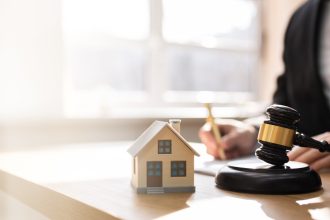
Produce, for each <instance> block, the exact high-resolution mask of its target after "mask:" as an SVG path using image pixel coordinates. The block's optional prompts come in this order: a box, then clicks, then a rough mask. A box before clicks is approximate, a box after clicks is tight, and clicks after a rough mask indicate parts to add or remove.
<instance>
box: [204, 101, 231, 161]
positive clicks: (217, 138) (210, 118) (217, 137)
mask: <svg viewBox="0 0 330 220" xmlns="http://www.w3.org/2000/svg"><path fill="white" fill-rule="evenodd" d="M205 107H206V109H207V111H208V117H207V119H206V121H207V122H208V123H210V124H211V128H212V132H213V135H214V138H215V141H216V143H217V145H218V146H219V145H221V133H220V131H219V128H218V126H217V124H216V123H215V120H214V117H213V114H212V107H211V104H210V103H205ZM218 151H219V157H220V159H222V160H225V159H226V155H225V152H224V150H223V148H221V147H220V148H218Z"/></svg>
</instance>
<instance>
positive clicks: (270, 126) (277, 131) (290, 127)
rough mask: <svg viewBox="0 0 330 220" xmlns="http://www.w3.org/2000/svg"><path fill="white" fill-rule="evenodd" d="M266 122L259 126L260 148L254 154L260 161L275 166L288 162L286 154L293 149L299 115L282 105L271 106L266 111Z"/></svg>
mask: <svg viewBox="0 0 330 220" xmlns="http://www.w3.org/2000/svg"><path fill="white" fill-rule="evenodd" d="M266 114H267V116H268V117H269V119H268V120H266V121H264V123H263V124H262V125H261V126H260V130H259V134H258V138H257V139H258V141H259V143H260V144H261V146H260V147H259V148H258V149H257V150H256V152H255V154H256V156H257V157H258V158H259V159H260V160H263V161H265V162H267V163H270V164H273V165H275V166H282V165H283V164H285V163H286V162H288V161H289V158H288V156H287V152H288V151H289V150H291V149H292V147H293V140H294V135H295V133H296V130H297V127H296V124H297V123H298V121H299V120H300V115H299V113H298V112H297V111H296V110H295V109H293V108H290V107H287V106H283V105H271V106H270V107H268V108H267V111H266Z"/></svg>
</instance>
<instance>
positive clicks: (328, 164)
mask: <svg viewBox="0 0 330 220" xmlns="http://www.w3.org/2000/svg"><path fill="white" fill-rule="evenodd" d="M310 167H311V168H312V169H313V170H316V171H317V170H320V169H322V168H330V154H326V156H325V157H323V158H321V159H319V160H316V161H314V162H313V163H311V165H310Z"/></svg>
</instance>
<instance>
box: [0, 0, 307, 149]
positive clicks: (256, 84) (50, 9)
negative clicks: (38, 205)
mask: <svg viewBox="0 0 330 220" xmlns="http://www.w3.org/2000/svg"><path fill="white" fill-rule="evenodd" d="M303 2H304V0H290V1H287V0H62V1H53V0H30V1H25V0H0V151H12V150H18V149H19V150H21V149H30V148H35V147H43V146H52V145H57V144H63V143H65V144H67V143H77V142H79V143H81V142H95V141H98V142H99V141H112V140H134V139H135V138H136V137H137V136H138V135H139V134H140V133H141V132H142V131H143V130H144V129H145V128H146V127H147V126H149V124H150V123H151V122H152V121H153V120H155V119H160V120H167V119H168V118H181V119H182V132H183V135H184V136H185V137H186V138H187V139H188V140H190V141H198V137H197V131H198V129H199V127H200V126H201V125H202V124H203V123H204V120H205V119H204V118H205V117H206V111H205V109H204V108H203V105H202V103H203V102H206V101H207V102H212V103H214V106H215V109H214V114H215V116H217V117H223V118H239V119H243V118H246V117H250V116H256V115H258V114H260V113H261V112H262V111H263V109H264V107H265V106H266V105H267V104H268V103H270V102H271V97H272V93H273V91H274V88H275V82H276V77H277V76H278V75H279V74H280V73H281V72H282V69H283V64H282V60H281V56H282V51H283V36H284V32H285V28H286V25H287V22H288V19H289V18H290V16H291V14H292V13H293V11H294V10H295V9H296V8H297V7H298V6H299V5H300V4H302V3H303Z"/></svg>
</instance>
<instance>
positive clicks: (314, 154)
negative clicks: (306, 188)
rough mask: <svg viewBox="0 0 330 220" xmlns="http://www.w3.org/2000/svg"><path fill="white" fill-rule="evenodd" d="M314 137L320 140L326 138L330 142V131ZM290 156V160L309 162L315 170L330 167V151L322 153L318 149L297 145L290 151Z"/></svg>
mask: <svg viewBox="0 0 330 220" xmlns="http://www.w3.org/2000/svg"><path fill="white" fill-rule="evenodd" d="M313 138H314V139H316V140H319V141H322V140H325V141H327V142H328V143H330V132H325V133H323V134H320V135H317V136H315V137H313ZM288 157H289V159H290V160H294V161H299V162H303V163H307V164H309V165H310V167H311V168H312V169H313V170H320V169H323V168H330V153H328V152H323V153H321V152H320V151H319V150H317V149H312V148H307V147H298V146H295V147H294V148H293V149H292V151H290V152H289V153H288Z"/></svg>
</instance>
